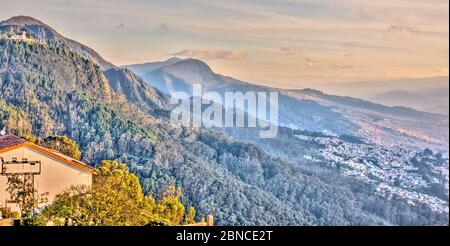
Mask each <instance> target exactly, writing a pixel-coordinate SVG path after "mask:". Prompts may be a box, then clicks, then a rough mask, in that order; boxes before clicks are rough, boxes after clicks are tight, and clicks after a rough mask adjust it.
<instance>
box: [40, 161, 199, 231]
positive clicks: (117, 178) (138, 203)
mask: <svg viewBox="0 0 450 246" xmlns="http://www.w3.org/2000/svg"><path fill="white" fill-rule="evenodd" d="M97 172H98V175H96V176H95V177H94V181H93V185H92V187H86V186H74V187H71V188H70V189H69V190H67V191H66V192H63V193H61V194H59V195H57V197H56V199H55V201H54V202H53V203H52V204H51V205H50V206H48V207H47V208H45V209H44V211H43V212H42V215H43V216H44V217H45V218H47V219H48V220H50V221H52V222H53V223H54V224H56V225H79V226H85V225H92V226H139V225H147V224H152V225H179V224H182V223H183V222H185V221H189V222H190V223H191V222H192V221H193V217H194V216H195V210H194V209H193V208H191V209H190V211H189V213H188V215H187V216H188V217H189V219H187V218H188V217H186V218H184V217H183V216H184V212H185V208H184V206H183V204H182V203H181V202H180V200H179V196H180V192H179V189H175V188H171V189H169V190H168V191H167V192H166V194H165V196H164V197H163V198H162V199H161V200H159V201H155V199H153V197H152V196H145V195H144V194H143V193H142V188H141V185H140V184H139V179H138V177H137V176H136V175H134V174H132V173H130V172H128V170H127V169H126V168H125V165H124V164H119V163H118V162H116V161H103V162H102V165H101V167H100V168H98V169H97Z"/></svg>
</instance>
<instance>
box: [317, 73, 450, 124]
mask: <svg viewBox="0 0 450 246" xmlns="http://www.w3.org/2000/svg"><path fill="white" fill-rule="evenodd" d="M318 88H319V89H321V90H323V91H326V92H328V93H331V94H336V95H342V96H354V97H359V98H363V99H366V100H370V101H374V102H378V103H382V104H385V105H388V106H404V107H410V108H414V109H416V110H421V111H426V112H430V113H439V114H445V115H448V112H449V100H448V98H449V97H448V96H449V95H448V91H449V78H448V77H433V78H417V79H416V78H411V79H399V80H385V81H366V82H352V83H329V84H323V85H318Z"/></svg>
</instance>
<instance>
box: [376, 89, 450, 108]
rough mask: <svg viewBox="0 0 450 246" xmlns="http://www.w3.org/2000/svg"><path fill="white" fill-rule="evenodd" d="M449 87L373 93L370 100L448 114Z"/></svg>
mask: <svg viewBox="0 0 450 246" xmlns="http://www.w3.org/2000/svg"><path fill="white" fill-rule="evenodd" d="M448 98H449V95H448V88H444V87H443V88H439V89H432V90H428V91H422V92H409V91H405V90H393V91H386V92H381V93H378V94H375V95H373V96H372V97H371V98H370V100H371V101H374V102H379V103H383V104H385V105H389V106H398V105H404V106H408V107H410V108H414V109H418V110H422V111H425V112H431V113H439V114H443V115H448V112H449V104H448Z"/></svg>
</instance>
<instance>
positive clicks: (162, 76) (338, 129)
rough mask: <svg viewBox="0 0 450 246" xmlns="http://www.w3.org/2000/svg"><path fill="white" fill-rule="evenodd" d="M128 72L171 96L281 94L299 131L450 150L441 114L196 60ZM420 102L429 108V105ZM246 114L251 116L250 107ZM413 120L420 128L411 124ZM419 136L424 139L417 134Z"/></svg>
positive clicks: (283, 109)
mask: <svg viewBox="0 0 450 246" xmlns="http://www.w3.org/2000/svg"><path fill="white" fill-rule="evenodd" d="M126 67H127V68H129V69H131V70H133V71H134V72H136V73H137V74H139V75H140V76H141V77H142V78H143V79H144V80H145V81H147V82H148V83H149V84H150V85H151V86H153V87H155V88H157V89H159V90H160V91H162V92H164V93H167V94H171V93H173V92H175V91H183V92H186V93H188V94H191V93H192V85H193V84H201V85H202V86H203V88H204V90H205V91H216V92H219V93H221V94H222V96H223V94H224V93H225V91H240V92H243V93H245V92H247V91H256V92H258V91H278V92H280V96H279V123H280V125H282V126H287V127H291V128H294V129H300V130H310V131H318V132H325V133H327V134H335V135H341V134H353V135H360V136H362V137H364V138H367V139H371V140H374V133H373V132H370V131H369V132H368V131H367V129H369V128H370V129H373V130H375V129H377V128H380V127H382V128H385V129H386V131H387V130H388V129H392V130H393V131H392V132H391V133H389V134H386V135H384V134H383V135H384V137H379V136H377V141H381V142H384V143H385V144H390V143H393V142H396V140H395V139H396V138H400V139H403V140H405V138H406V139H409V140H408V141H410V140H412V141H415V142H417V144H418V145H421V146H426V145H428V144H429V142H430V139H432V144H431V145H435V144H437V145H441V146H445V145H446V144H447V143H448V129H446V122H448V117H446V116H442V115H438V114H433V113H427V112H422V111H417V110H414V109H411V108H407V107H400V106H389V105H388V106H386V105H383V104H379V103H372V102H370V101H365V100H362V99H358V98H355V97H349V96H334V95H329V94H326V93H323V92H321V91H318V90H313V89H303V90H286V89H277V88H269V87H264V86H260V85H256V84H252V83H248V82H243V81H239V80H237V79H234V78H231V77H227V76H223V75H220V74H217V73H215V72H214V71H212V69H211V68H210V67H209V66H208V65H207V64H206V63H204V62H203V61H200V60H196V59H180V58H171V59H169V60H167V61H163V62H154V63H145V64H138V65H129V66H126ZM444 84H445V83H444V82H443V81H442V80H436V82H435V86H442V85H444ZM402 85H403V86H406V85H404V84H402ZM402 85H400V86H402ZM368 86H369V88H371V87H375V86H378V85H377V84H376V83H374V84H373V85H372V84H370V85H368ZM429 86H430V87H431V86H432V85H429ZM358 88H360V89H358ZM413 88H415V87H413ZM362 89H363V88H361V86H360V85H358V86H356V85H355V90H356V91H358V90H362ZM355 93H356V92H355ZM443 97H445V95H443ZM447 98H448V97H447ZM398 100H399V99H398ZM381 101H382V100H381ZM416 101H417V99H416ZM421 103H423V104H426V102H421ZM386 104H387V103H386ZM245 110H246V111H247V112H248V108H247V109H245ZM375 118H376V119H382V121H378V122H374V121H373V120H372V119H375ZM383 121H385V122H389V125H387V126H386V125H385V124H384V123H383ZM411 121H413V122H415V123H414V124H411ZM365 122H367V123H365ZM436 122H442V124H436ZM447 124H448V123H447ZM368 125H371V127H368ZM423 125H427V127H428V129H429V131H428V130H425V131H424V129H423ZM436 125H439V127H436ZM372 127H373V128H372ZM386 127H387V128H386ZM404 128H406V129H409V130H410V131H411V133H410V134H408V133H406V134H405V132H404V131H403V130H401V131H399V129H404ZM389 131H390V130H389ZM417 131H419V132H420V134H418V135H417V134H416V132H417ZM413 132H414V133H413ZM392 133H394V135H392Z"/></svg>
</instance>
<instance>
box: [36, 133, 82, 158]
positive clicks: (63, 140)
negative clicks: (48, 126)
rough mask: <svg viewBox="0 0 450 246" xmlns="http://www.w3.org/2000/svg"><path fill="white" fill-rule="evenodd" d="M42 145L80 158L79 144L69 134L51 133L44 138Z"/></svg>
mask: <svg viewBox="0 0 450 246" xmlns="http://www.w3.org/2000/svg"><path fill="white" fill-rule="evenodd" d="M40 145H42V146H44V147H46V148H49V149H53V150H56V151H58V152H60V153H62V154H65V155H67V156H70V157H72V158H74V159H77V160H78V159H80V150H79V148H78V144H77V143H76V142H75V141H73V140H72V139H70V138H68V137H67V136H58V135H50V136H48V137H46V138H45V139H43V140H42V143H40Z"/></svg>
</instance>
